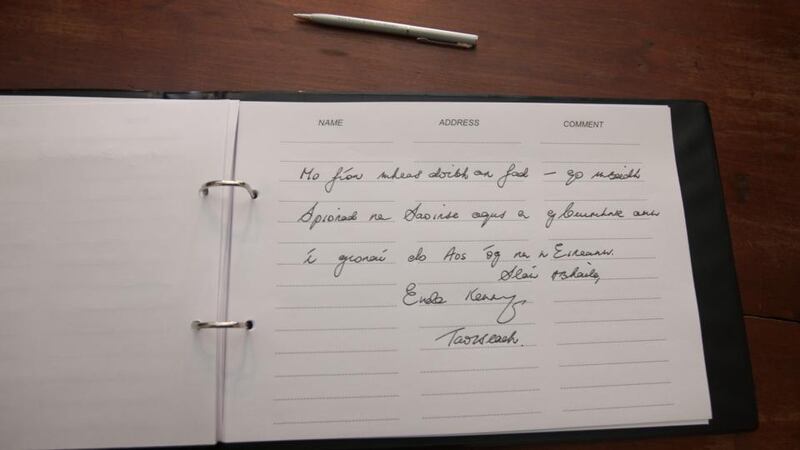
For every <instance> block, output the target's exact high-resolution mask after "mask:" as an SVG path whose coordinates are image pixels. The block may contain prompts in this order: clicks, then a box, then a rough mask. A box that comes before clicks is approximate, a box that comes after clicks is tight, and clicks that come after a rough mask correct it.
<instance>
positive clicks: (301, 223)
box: [275, 219, 482, 226]
mask: <svg viewBox="0 0 800 450" xmlns="http://www.w3.org/2000/svg"><path fill="white" fill-rule="evenodd" d="M474 221H475V222H482V220H480V219H474ZM275 222H277V223H293V224H297V225H308V223H307V222H299V221H297V220H276V221H275ZM334 223H341V224H348V223H394V220H342V221H338V222H334ZM312 226H313V225H312Z"/></svg>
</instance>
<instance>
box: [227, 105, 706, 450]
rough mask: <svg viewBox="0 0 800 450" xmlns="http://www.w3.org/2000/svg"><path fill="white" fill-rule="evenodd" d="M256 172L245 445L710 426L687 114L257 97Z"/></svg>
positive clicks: (244, 111) (236, 296)
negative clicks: (680, 168)
mask: <svg viewBox="0 0 800 450" xmlns="http://www.w3.org/2000/svg"><path fill="white" fill-rule="evenodd" d="M321 120H328V121H327V122H320V121H321ZM236 167H237V169H236V172H237V177H238V178H240V179H243V180H245V181H247V182H249V183H251V184H252V185H253V186H254V187H256V188H258V189H260V191H261V196H260V197H259V198H258V199H257V200H255V201H249V200H246V199H244V198H242V199H239V200H237V201H236V202H235V204H234V219H233V240H232V244H231V246H232V249H233V252H232V257H231V258H232V260H231V283H230V291H229V298H230V310H229V311H230V316H231V319H233V320H244V319H252V320H254V321H255V328H254V329H253V330H252V331H251V332H249V333H238V334H229V341H228V349H227V368H226V378H225V382H226V397H225V412H224V430H225V431H224V434H223V436H222V438H223V439H224V440H225V441H250V440H285V439H316V438H339V437H377V436H420V435H453V434H465V433H470V434H471V433H493V432H521V431H535V430H556V429H579V428H587V429H588V428H607V427H623V426H644V425H647V424H650V425H653V426H663V425H669V424H679V423H697V422H704V421H707V420H708V419H709V418H710V416H711V412H710V406H709V395H708V387H707V381H706V375H705V368H704V362H703V352H702V343H701V337H700V329H699V322H698V314H697V304H696V299H695V294H694V287H693V282H692V273H691V266H690V260H689V252H688V243H687V238H686V230H685V223H684V217H683V210H682V203H681V197H680V191H679V185H678V179H677V172H676V165H675V160H674V151H673V145H672V137H671V125H670V116H669V108H668V107H665V106H636V105H631V106H620V105H570V104H510V103H505V104H498V103H347V104H342V103H248V102H245V103H243V104H242V106H241V115H240V122H239V136H238V144H237V162H236ZM397 168H399V169H398V172H395V169H397ZM340 170H341V173H340V176H339V177H338V178H336V177H335V175H336V173H337V172H339V171H340ZM382 172H385V173H386V174H388V175H390V176H391V175H395V177H394V178H395V179H393V180H391V179H388V180H387V179H383V180H381V179H380V177H379V175H380V174H381V173H382ZM401 172H402V173H406V174H412V175H413V174H417V173H419V174H420V176H419V178H406V179H396V178H398V175H399V174H400V173H401ZM445 172H449V176H450V178H446V177H445V176H446V175H445ZM463 172H466V174H467V175H463ZM507 173H508V174H509V176H508V177H505V176H504V175H505V174H507ZM437 174H438V175H437ZM489 174H491V176H489ZM570 174H571V175H570ZM620 174H623V175H620ZM439 175H441V176H442V177H439ZM581 175H582V176H581ZM348 176H349V177H350V178H349V179H347V178H348ZM331 180H333V182H331ZM570 205H571V206H570ZM415 208H418V209H416V210H415ZM604 209H605V213H602V212H603V210H604ZM551 210H552V215H553V218H552V220H548V217H549V216H548V212H549V211H551ZM618 210H619V212H618ZM354 211H357V216H356V217H355V220H349V219H352V218H353V217H352V215H353V213H354ZM483 212H489V213H496V214H498V215H502V213H503V212H505V215H504V216H503V217H495V218H490V219H489V220H488V222H486V223H485V224H484V222H483V219H482V216H481V214H482V213H483ZM592 212H594V213H595V217H581V215H580V214H579V215H576V214H575V213H583V214H589V213H592ZM456 213H457V214H458V217H457V218H456V217H455V215H456ZM473 213H477V214H476V215H477V218H476V217H473ZM426 214H428V215H431V217H432V218H433V219H434V220H427V219H426V218H425V217H426V216H425V215H426ZM437 214H438V215H439V216H438V218H437V216H435V215H437ZM326 215H333V216H336V215H339V216H341V217H344V219H342V220H337V221H318V222H317V223H314V222H315V218H316V217H318V216H319V217H325V216H326ZM377 215H381V216H382V217H383V218H386V219H389V218H390V220H376V218H377V217H378V216H377ZM409 219H410V220H409ZM556 249H558V251H557V250H556ZM570 252H571V253H570ZM581 252H582V253H581ZM342 255H344V256H345V257H346V258H350V257H351V256H352V257H353V258H360V257H363V258H366V260H363V261H361V262H360V263H358V262H355V261H352V260H350V261H348V262H345V263H344V265H343V266H341V267H340V266H339V265H338V264H339V262H340V258H341V257H342ZM420 255H424V256H425V258H424V261H423V260H422V259H423V258H422V257H421V256H420ZM407 293H408V294H409V295H406V294H407ZM411 293H414V294H415V295H413V296H412V295H410V294H411ZM426 299H427V300H426ZM410 304H411V305H410ZM493 335H494V337H492V336H493ZM472 336H477V337H472Z"/></svg>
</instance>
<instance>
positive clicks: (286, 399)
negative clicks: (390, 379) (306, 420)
mask: <svg viewBox="0 0 800 450" xmlns="http://www.w3.org/2000/svg"><path fill="white" fill-rule="evenodd" d="M398 397H400V395H398V394H382V395H339V396H331V397H324V396H323V397H280V398H273V399H272V401H274V402H292V401H308V400H365V399H375V398H398Z"/></svg>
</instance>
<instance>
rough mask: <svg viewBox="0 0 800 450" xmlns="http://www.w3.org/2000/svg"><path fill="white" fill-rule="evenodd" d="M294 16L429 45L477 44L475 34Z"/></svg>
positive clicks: (356, 19)
mask: <svg viewBox="0 0 800 450" xmlns="http://www.w3.org/2000/svg"><path fill="white" fill-rule="evenodd" d="M294 16H295V17H297V18H298V19H302V20H308V21H309V22H314V23H319V24H322V25H329V26H332V27H342V28H352V29H354V30H363V31H374V32H376V33H387V34H396V35H399V36H408V37H414V38H417V40H418V41H420V42H428V43H431V44H443V45H453V46H456V47H463V48H472V47H474V46H475V45H476V44H477V43H478V35H477V34H469V33H458V32H456V31H447V30H437V29H436V28H425V27H417V26H414V25H406V24H402V23H393V22H383V21H380V20H371V19H361V18H359V17H348V16H337V15H335V14H295V15H294Z"/></svg>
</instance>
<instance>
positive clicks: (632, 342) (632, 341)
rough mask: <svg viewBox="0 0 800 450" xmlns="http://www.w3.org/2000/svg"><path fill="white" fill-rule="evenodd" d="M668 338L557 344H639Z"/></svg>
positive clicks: (558, 343)
mask: <svg viewBox="0 0 800 450" xmlns="http://www.w3.org/2000/svg"><path fill="white" fill-rule="evenodd" d="M664 341H666V338H657V339H623V340H619V341H585V342H557V343H556V345H596V344H600V345H603V344H638V343H644V342H664Z"/></svg>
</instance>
